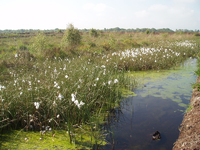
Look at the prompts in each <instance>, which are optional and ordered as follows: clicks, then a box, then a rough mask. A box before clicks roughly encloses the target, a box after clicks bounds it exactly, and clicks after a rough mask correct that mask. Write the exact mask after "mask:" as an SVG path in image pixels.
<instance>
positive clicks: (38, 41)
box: [31, 32, 48, 57]
mask: <svg viewBox="0 0 200 150" xmlns="http://www.w3.org/2000/svg"><path fill="white" fill-rule="evenodd" d="M47 45H48V44H47V39H46V36H45V35H44V34H43V32H38V33H37V35H36V37H35V38H34V39H33V44H32V45H31V51H32V52H33V54H34V55H36V56H40V57H41V56H42V55H43V52H44V51H45V50H46V49H47Z"/></svg>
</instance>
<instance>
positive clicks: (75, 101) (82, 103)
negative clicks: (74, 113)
mask: <svg viewBox="0 0 200 150" xmlns="http://www.w3.org/2000/svg"><path fill="white" fill-rule="evenodd" d="M71 96H72V102H74V104H75V105H76V106H77V107H78V108H79V109H80V108H81V106H83V105H84V104H85V103H84V102H82V101H81V102H80V103H79V102H78V100H76V99H75V97H76V93H75V94H73V93H72V94H71Z"/></svg>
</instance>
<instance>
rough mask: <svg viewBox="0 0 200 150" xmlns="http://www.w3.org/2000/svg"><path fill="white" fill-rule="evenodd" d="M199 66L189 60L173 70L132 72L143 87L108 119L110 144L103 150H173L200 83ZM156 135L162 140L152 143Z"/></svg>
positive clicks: (107, 127) (194, 61)
mask: <svg viewBox="0 0 200 150" xmlns="http://www.w3.org/2000/svg"><path fill="white" fill-rule="evenodd" d="M196 64H197V60H196V59H188V60H186V61H185V62H184V63H183V64H181V65H180V67H176V68H172V69H170V70H160V71H141V72H130V73H129V74H128V75H129V76H133V77H135V78H136V79H137V80H138V81H139V83H141V85H140V86H138V87H137V88H136V89H134V90H133V92H134V93H135V96H133V95H132V96H127V97H126V98H124V100H123V101H122V102H121V106H120V108H116V109H115V110H114V113H113V114H114V115H110V117H108V125H107V126H106V127H105V128H106V129H107V130H109V131H110V134H108V135H107V137H106V140H107V141H108V142H109V143H110V144H108V145H106V146H104V147H103V149H106V150H110V149H115V150H129V149H130V150H132V149H134V150H146V149H148V150H155V149H156V150H169V149H172V147H173V143H174V142H175V141H176V139H177V138H178V135H179V130H178V128H179V126H180V124H181V122H182V119H183V116H184V112H185V111H186V109H187V105H189V103H190V98H191V96H192V84H194V83H195V82H196V78H197V77H196V76H195V75H194V71H195V70H196ZM155 131H159V132H160V133H161V139H160V140H156V141H153V140H152V135H153V133H154V132H155Z"/></svg>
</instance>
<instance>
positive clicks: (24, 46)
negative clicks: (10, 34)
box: [19, 44, 28, 51]
mask: <svg viewBox="0 0 200 150" xmlns="http://www.w3.org/2000/svg"><path fill="white" fill-rule="evenodd" d="M27 49H28V48H27V46H26V45H24V44H20V45H19V50H22V51H24V50H27Z"/></svg>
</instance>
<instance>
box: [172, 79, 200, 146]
mask: <svg viewBox="0 0 200 150" xmlns="http://www.w3.org/2000/svg"><path fill="white" fill-rule="evenodd" d="M196 83H200V77H198V78H197V81H196ZM190 106H191V110H190V111H188V112H187V113H185V115H184V118H183V121H182V123H181V127H180V134H179V137H178V139H177V140H176V142H175V143H174V147H173V150H200V92H199V91H198V88H197V87H196V88H194V89H193V93H192V98H191V100H190Z"/></svg>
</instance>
